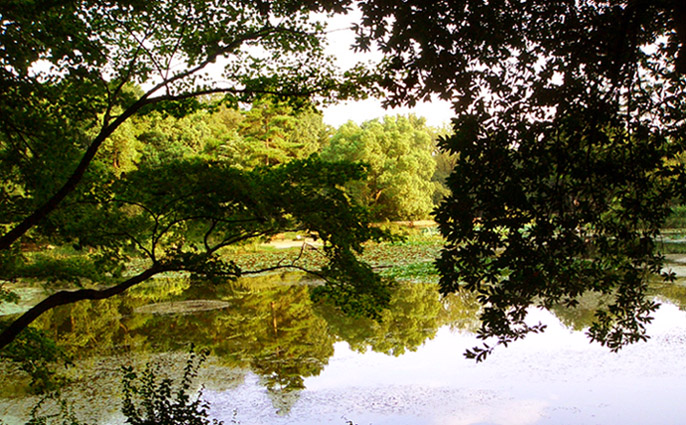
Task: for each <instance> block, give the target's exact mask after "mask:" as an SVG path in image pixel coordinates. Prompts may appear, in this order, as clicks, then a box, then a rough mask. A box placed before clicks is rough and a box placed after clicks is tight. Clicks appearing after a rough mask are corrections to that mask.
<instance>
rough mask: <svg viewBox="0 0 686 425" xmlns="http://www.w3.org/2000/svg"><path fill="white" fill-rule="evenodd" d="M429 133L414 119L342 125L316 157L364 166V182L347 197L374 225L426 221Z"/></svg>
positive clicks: (431, 139) (431, 133)
mask: <svg viewBox="0 0 686 425" xmlns="http://www.w3.org/2000/svg"><path fill="white" fill-rule="evenodd" d="M435 139H436V135H435V131H434V130H433V129H431V128H429V127H427V125H426V123H425V121H424V119H421V118H417V117H415V116H409V117H403V116H397V117H390V116H387V117H385V118H384V119H383V122H379V121H378V120H372V121H367V122H365V123H363V124H362V125H361V126H357V125H356V124H354V123H352V122H348V123H347V124H344V125H343V126H341V127H340V128H339V129H338V130H337V131H336V132H335V133H334V135H333V136H332V138H331V142H330V144H329V145H328V146H327V147H326V148H325V149H324V151H323V153H322V156H323V157H324V158H330V159H334V160H348V161H357V162H362V163H365V164H367V165H368V167H369V168H368V174H367V178H366V179H365V180H362V181H359V182H356V183H354V184H351V185H350V188H351V190H352V192H353V196H355V198H356V199H357V200H358V201H359V202H360V203H362V204H363V205H368V206H370V207H371V208H372V210H373V212H374V215H375V218H376V219H377V220H412V219H422V218H426V217H427V216H428V214H429V212H430V211H431V209H432V208H433V204H432V193H433V185H432V183H431V178H432V176H433V174H434V169H435V167H436V166H435V163H434V160H433V158H432V152H433V150H434V147H435Z"/></svg>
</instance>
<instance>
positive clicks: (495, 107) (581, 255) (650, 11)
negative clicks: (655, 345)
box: [358, 0, 686, 360]
mask: <svg viewBox="0 0 686 425" xmlns="http://www.w3.org/2000/svg"><path fill="white" fill-rule="evenodd" d="M360 8H361V10H362V13H363V19H362V21H361V22H360V24H359V26H358V33H359V38H358V43H359V47H360V48H368V47H369V46H371V45H372V44H373V43H376V45H377V46H378V47H379V48H380V50H381V51H382V52H384V55H385V57H384V60H383V66H384V72H385V74H386V78H384V79H382V80H381V82H380V84H381V86H382V87H383V88H384V89H385V90H386V91H387V93H388V97H387V100H386V102H387V104H389V105H397V104H413V103H414V102H416V101H417V100H428V99H430V98H431V97H432V96H434V95H439V96H440V97H442V98H445V99H450V100H452V101H453V102H454V109H455V114H456V117H455V119H454V120H453V125H454V130H455V134H454V135H453V136H451V137H447V138H444V139H443V140H442V142H441V146H442V147H443V148H444V149H445V150H447V151H448V152H451V153H454V154H456V158H457V162H456V165H455V170H454V172H453V174H452V175H451V177H450V178H449V181H448V186H449V188H450V189H451V192H452V193H451V195H450V196H448V197H447V198H446V199H445V200H444V202H443V203H442V204H441V205H440V207H439V208H438V211H437V212H436V220H437V221H438V223H439V226H440V229H441V232H442V233H443V235H444V236H445V237H446V239H447V241H446V246H445V248H444V250H443V252H442V254H441V257H440V259H439V260H438V261H437V265H438V268H439V270H440V272H441V275H442V277H441V282H440V284H441V291H442V292H443V293H450V292H453V291H470V292H473V293H476V294H477V295H478V297H479V301H480V303H481V304H482V305H483V306H484V309H483V313H482V314H481V319H482V321H483V324H482V327H481V329H480V332H479V336H480V337H481V338H483V339H488V338H491V337H493V338H495V340H496V341H497V342H498V343H500V344H507V343H509V342H511V341H513V340H516V339H518V338H520V337H522V336H524V335H525V334H527V333H528V332H532V331H539V330H542V329H543V327H544V326H543V325H542V324H539V325H532V324H529V323H527V322H526V321H525V317H526V314H527V308H529V307H531V306H551V305H555V304H558V303H561V304H565V305H574V304H576V303H577V297H579V296H581V295H582V294H584V293H587V292H598V293H601V294H605V295H608V296H610V297H611V299H612V301H611V302H610V303H609V304H607V305H606V306H605V307H603V306H601V308H599V309H598V310H597V311H596V312H595V322H594V324H593V325H592V326H591V327H590V329H589V331H588V333H589V336H590V337H591V338H592V339H594V340H597V341H600V342H601V343H603V344H605V345H607V346H608V347H610V348H611V349H613V350H616V349H619V348H620V347H622V346H623V345H625V344H627V343H631V342H634V341H638V340H642V339H644V338H645V325H646V323H648V322H649V321H650V313H651V312H652V311H653V310H654V309H655V308H656V307H657V305H656V303H655V302H654V301H652V299H651V298H650V297H649V296H647V295H648V294H647V282H648V279H650V278H651V276H654V275H662V276H663V277H664V278H665V279H667V280H669V279H670V278H672V276H671V275H669V274H668V273H663V272H662V265H663V257H662V256H661V255H660V253H659V252H658V251H657V248H656V245H655V240H656V238H658V237H659V235H660V226H661V224H662V223H663V221H664V219H665V217H666V216H667V214H668V212H669V207H670V205H671V203H672V202H673V201H675V200H677V201H681V202H683V199H684V198H683V195H684V192H683V187H684V178H685V177H686V176H685V173H684V169H683V167H682V166H681V165H680V162H679V161H677V158H678V155H679V153H681V152H682V151H683V146H684V145H683V144H684V134H686V133H685V130H686V128H685V126H686V120H685V119H684V118H685V117H684V111H686V104H685V103H684V102H686V96H685V94H686V93H685V89H686V80H685V78H684V74H685V73H686V24H685V23H686V3H684V2H683V1H680V0H663V1H643V0H615V1H595V0H585V1H566V0H561V1H538V0H536V1H510V0H498V1H488V2H484V1H480V0H464V1H445V2H424V1H419V0H410V1H407V2H403V3H402V4H394V5H393V7H390V4H389V2H386V1H375V2H365V3H361V4H360ZM492 347H493V345H490V346H489V345H485V346H484V347H477V348H476V349H474V350H472V351H470V352H469V353H468V354H469V355H470V356H475V357H476V358H477V360H480V359H483V358H484V356H485V355H487V354H488V353H489V352H490V351H491V349H492Z"/></svg>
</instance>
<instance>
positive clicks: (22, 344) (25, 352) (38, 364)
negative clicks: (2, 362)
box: [3, 327, 70, 394]
mask: <svg viewBox="0 0 686 425" xmlns="http://www.w3.org/2000/svg"><path fill="white" fill-rule="evenodd" d="M3 358H4V359H6V360H10V361H12V362H13V363H14V364H15V365H16V366H17V367H18V368H19V369H20V370H22V371H23V372H25V373H26V374H27V375H28V376H29V377H30V378H31V382H30V384H29V385H30V388H31V392H33V393H36V394H42V393H49V392H52V391H55V390H57V389H59V387H60V386H61V385H63V384H64V378H63V377H61V376H59V375H58V374H57V373H56V372H55V370H54V367H53V366H54V365H55V364H57V363H60V362H61V363H65V364H66V363H69V362H70V360H69V357H68V356H67V354H66V353H65V351H64V350H63V349H62V348H61V347H58V346H57V344H56V343H55V342H54V341H53V340H52V339H50V338H47V337H46V336H45V333H44V332H43V331H41V330H38V329H36V328H33V327H30V328H28V329H27V330H26V331H25V332H23V333H22V334H21V335H20V336H19V338H17V339H15V340H14V341H13V342H12V344H10V345H9V346H7V347H6V348H5V349H4V350H3Z"/></svg>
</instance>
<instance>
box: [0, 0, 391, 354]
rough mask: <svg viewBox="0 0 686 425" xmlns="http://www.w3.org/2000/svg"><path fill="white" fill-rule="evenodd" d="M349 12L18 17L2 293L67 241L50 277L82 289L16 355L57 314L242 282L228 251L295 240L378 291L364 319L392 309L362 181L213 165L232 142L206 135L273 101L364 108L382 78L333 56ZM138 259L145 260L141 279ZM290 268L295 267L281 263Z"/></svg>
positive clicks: (35, 9) (6, 30) (9, 62)
mask: <svg viewBox="0 0 686 425" xmlns="http://www.w3.org/2000/svg"><path fill="white" fill-rule="evenodd" d="M343 6H344V5H342V4H338V3H337V2H319V1H314V2H298V1H278V2H242V1H229V0H220V1H212V2H206V1H169V2H148V1H137V0H132V1H126V2H115V1H105V2H101V1H60V0H57V1H50V2H43V1H31V0H29V1H26V0H16V1H15V0H11V1H9V2H4V3H3V5H2V7H1V8H0V15H1V16H2V19H1V21H0V37H1V38H0V45H1V46H2V49H0V96H1V97H0V127H1V129H2V133H1V134H0V181H2V183H1V184H0V217H2V218H1V219H0V220H1V221H0V224H1V227H0V230H1V232H0V233H1V234H0V279H2V280H3V281H9V280H13V279H16V278H18V277H21V276H22V275H23V274H26V273H29V272H32V273H33V272H35V271H36V270H37V269H38V268H37V267H35V264H30V263H31V262H30V261H28V260H27V257H26V256H25V255H23V254H22V251H21V248H22V246H27V244H29V245H30V244H39V245H41V244H43V245H44V244H46V243H55V244H58V245H60V246H69V245H71V246H73V247H74V248H75V249H76V250H77V251H78V252H77V253H76V254H74V255H70V256H68V258H63V259H59V258H58V259H56V260H55V261H53V262H52V263H51V267H47V268H44V270H43V273H45V274H49V273H51V272H56V271H59V272H58V273H55V276H54V277H53V278H52V279H53V280H59V279H62V280H64V279H68V280H69V281H71V282H73V283H76V284H79V285H82V286H83V287H82V288H81V289H79V290H76V291H60V292H57V293H55V294H53V295H51V296H49V297H48V298H46V299H45V300H44V301H43V302H41V303H39V304H38V305H36V306H35V307H34V308H32V309H31V310H30V311H29V312H27V313H26V314H24V315H23V316H21V317H20V318H19V319H17V320H15V321H14V322H13V323H12V324H11V325H9V326H8V327H6V328H5V329H4V330H3V332H2V334H0V347H2V346H5V345H6V344H7V343H9V342H10V341H11V340H13V339H14V338H15V336H16V335H17V334H18V332H20V331H21V330H22V329H23V328H25V327H26V326H27V325H28V324H29V323H30V322H31V321H33V320H35V318H36V317H37V316H38V315H40V314H41V313H42V312H44V311H46V310H48V309H50V308H53V307H54V306H56V305H60V304H64V303H71V302H74V301H78V300H81V299H99V298H105V297H109V296H112V295H114V294H117V293H120V292H121V291H123V290H126V289H127V288H129V287H131V286H132V285H135V284H137V283H139V282H141V281H143V280H145V279H147V278H149V277H151V276H153V275H155V274H158V273H163V272H169V271H173V270H178V271H181V270H183V271H187V272H192V273H197V274H202V275H207V276H215V277H218V276H225V277H231V276H234V277H235V276H237V275H238V274H240V273H241V272H242V271H241V270H240V269H239V268H238V267H237V266H236V265H235V264H233V263H232V262H231V261H230V259H227V258H225V257H222V256H221V254H220V251H221V250H222V249H223V248H224V247H226V246H227V245H230V244H235V243H240V242H241V241H245V240H247V239H250V238H258V237H265V236H269V235H273V234H275V233H278V232H280V231H285V230H289V229H306V230H309V231H313V232H316V233H317V234H318V236H319V237H321V238H322V239H323V240H324V241H325V243H326V245H325V249H324V251H325V252H324V254H325V255H326V256H328V257H329V258H330V259H332V260H333V261H332V264H331V266H330V267H329V268H327V269H325V270H324V271H323V272H322V273H324V274H326V276H327V279H330V281H331V283H332V284H333V285H334V286H341V287H345V286H346V285H347V283H348V282H349V280H348V279H346V278H345V276H346V275H347V274H349V273H352V274H353V275H355V280H354V282H353V284H352V286H353V287H354V288H355V290H354V291H353V292H355V293H358V292H359V291H362V292H360V296H359V297H355V298H354V299H352V301H353V304H355V308H357V309H363V310H367V313H370V312H371V311H372V310H373V306H374V305H375V304H378V302H379V301H380V302H381V303H382V304H383V299H384V298H387V294H386V293H385V292H384V290H383V289H382V288H381V286H380V285H378V284H379V282H380V281H379V279H377V278H375V277H374V275H373V274H372V273H371V270H370V269H369V268H368V267H365V266H363V265H361V264H360V263H359V262H358V261H357V259H356V257H355V255H354V253H355V252H356V251H359V250H361V249H362V245H361V243H362V242H363V241H364V240H367V239H369V238H372V239H373V238H377V237H380V236H381V235H382V233H381V232H379V231H378V230H376V229H373V228H370V227H369V226H368V216H367V215H366V213H365V211H364V209H362V208H360V207H359V206H358V205H356V204H355V203H354V202H352V201H351V200H350V198H349V197H348V196H347V195H346V194H345V193H344V191H343V190H342V189H340V188H342V187H343V185H344V183H345V182H346V181H347V180H349V179H359V178H360V177H361V175H362V173H363V169H362V167H360V166H357V165H351V164H343V163H336V164H333V163H331V164H324V162H322V161H321V160H320V159H318V158H315V157H312V158H309V159H304V155H301V156H299V157H298V158H300V161H297V162H291V163H290V164H286V165H283V166H281V167H278V168H269V169H268V168H261V167H256V168H253V169H250V170H246V169H244V170H239V169H237V168H236V167H235V165H237V164H235V163H232V162H231V160H230V159H227V158H222V157H221V155H214V156H212V155H209V156H208V155H205V153H206V152H205V148H207V147H208V146H209V147H211V146H210V145H211V144H212V143H211V141H210V139H211V137H212V135H213V132H216V129H213V128H211V127H208V126H207V125H205V124H206V123H205V122H199V121H198V120H197V118H198V116H199V115H197V112H198V111H200V110H202V109H205V108H208V109H214V110H216V109H221V108H222V107H225V106H226V105H228V106H230V107H236V106H237V105H239V104H241V103H250V102H253V101H257V100H258V99H263V98H267V97H268V98H270V99H273V101H275V102H286V103H284V105H290V106H292V107H301V106H305V105H310V104H311V103H312V102H313V101H316V100H317V99H319V100H320V101H327V100H334V99H338V98H347V97H350V96H357V95H364V89H365V87H366V86H367V85H366V84H363V83H364V81H366V79H368V78H370V77H368V75H367V73H366V71H364V70H363V69H362V68H355V69H353V70H345V72H343V71H339V70H338V69H337V68H335V67H334V66H333V63H332V59H331V58H330V57H328V56H326V55H325V54H324V52H323V45H324V34H325V33H324V24H323V23H322V22H321V20H322V19H323V16H325V15H322V14H321V12H323V13H324V14H326V13H333V12H341V11H343V10H344V8H343ZM316 12H319V13H320V14H318V15H317V14H316ZM219 75H220V76H219ZM217 96H219V97H217ZM257 104H259V103H257ZM284 107H286V106H284ZM194 113H195V114H194ZM254 115H255V120H257V119H258V115H259V114H258V113H257V112H256V113H255V114H254ZM165 117H175V118H180V119H182V120H188V121H187V122H185V123H182V124H183V126H184V129H183V131H181V130H180V129H178V128H177V129H171V130H170V128H172V127H173V126H174V125H177V124H179V122H178V121H174V120H165ZM226 118H229V119H230V117H228V116H227V117H226ZM246 119H249V117H248V118H246ZM193 120H195V121H193ZM224 124H226V123H224ZM170 126H171V127H170ZM146 127H147V128H146ZM299 131H301V133H302V134H299V136H302V135H303V134H305V133H307V131H309V129H300V130H299ZM254 165H256V164H251V168H252V166H254ZM265 165H273V163H271V162H270V164H265ZM329 202H331V203H329ZM327 203H329V205H328V206H329V207H331V209H329V208H328V207H326V204H327ZM311 205H317V206H318V207H319V209H318V210H313V209H312V208H311ZM334 258H335V259H334ZM132 259H138V260H142V261H143V262H142V263H137V264H138V265H137V266H135V267H134V266H132V264H131V263H132ZM286 266H288V267H294V266H296V265H294V264H289V265H285V264H281V265H279V267H286ZM368 284H371V286H366V285H368ZM372 287H374V288H375V289H372V290H371V292H368V293H367V295H364V294H363V292H365V291H367V290H366V289H364V288H368V289H371V288H372ZM348 289H349V290H350V288H348ZM2 294H3V295H5V296H7V294H6V292H5V291H4V290H3V292H2ZM379 297H380V298H379ZM338 299H339V301H340V302H343V303H344V302H345V301H346V300H345V299H343V298H338Z"/></svg>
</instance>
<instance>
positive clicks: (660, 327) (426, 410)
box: [0, 274, 686, 425]
mask: <svg viewBox="0 0 686 425" xmlns="http://www.w3.org/2000/svg"><path fill="white" fill-rule="evenodd" d="M313 283H314V282H311V281H308V280H306V279H304V278H303V277H302V276H300V275H293V274H288V275H270V276H263V277H259V278H252V279H242V280H239V281H238V282H233V283H227V284H221V285H212V284H207V283H201V282H192V283H191V282H189V281H188V280H187V279H183V278H166V279H156V280H155V281H153V282H151V283H147V284H145V285H142V286H140V287H138V288H135V289H134V290H132V291H130V293H129V294H128V295H127V296H125V297H117V298H114V299H110V300H105V301H100V302H83V303H79V304H76V305H74V306H73V307H71V308H61V309H57V310H55V311H53V312H50V313H48V314H46V315H45V316H44V317H42V318H41V319H40V323H39V326H40V327H41V328H42V329H44V330H45V332H46V333H48V334H49V335H50V336H52V337H55V338H58V339H59V340H60V341H62V342H63V343H64V344H65V347H66V349H67V351H68V353H69V354H70V355H71V356H73V361H74V365H73V366H70V367H66V368H62V369H61V370H60V372H61V373H62V374H64V375H65V376H66V377H67V378H68V380H69V381H68V384H65V385H64V386H63V388H62V394H63V396H64V398H65V399H67V400H70V403H71V404H72V406H73V409H74V411H75V412H76V413H77V415H78V416H79V417H80V418H82V419H87V420H88V422H89V423H100V424H118V423H123V422H124V417H123V416H122V415H121V413H120V412H119V407H120V405H119V403H120V397H121V388H120V387H121V384H120V382H121V376H122V373H121V366H122V365H132V366H134V367H136V368H139V369H142V368H143V366H144V364H145V363H146V362H149V361H154V362H155V363H156V364H159V365H161V366H160V367H161V369H162V370H164V371H166V372H168V373H169V374H171V376H172V377H175V376H176V377H178V376H179V375H180V371H181V368H182V367H183V365H184V363H185V360H186V358H187V357H188V351H189V346H190V344H193V345H194V346H195V347H206V348H209V349H210V350H211V355H210V357H209V358H208V360H207V362H206V363H205V364H204V365H203V368H202V369H201V371H200V376H199V377H198V382H199V383H202V384H203V386H204V390H203V391H204V392H203V396H204V398H205V399H206V400H207V401H209V402H210V404H211V410H210V412H211V416H213V417H216V418H218V419H221V420H223V421H224V422H225V423H226V424H230V423H236V422H238V423H241V424H246V425H250V424H308V425H309V424H311V425H315V424H340V425H343V424H349V423H354V424H359V425H367V424H375V425H382V424H389V425H390V424H393V425H399V424H447V425H457V424H461V425H462V424H464V425H468V424H474V425H477V424H479V425H481V424H498V425H501V424H502V425H505V424H507V425H529V424H532V425H533V424H595V423H597V424H610V423H612V424H647V423H659V424H677V423H683V421H684V418H686V404H684V403H683V395H684V394H685V393H686V312H684V311H683V310H682V308H684V307H685V306H686V287H684V286H681V284H677V285H670V286H661V287H656V289H655V296H656V297H658V298H659V300H660V301H661V302H662V304H663V305H662V307H661V308H660V310H659V311H658V312H657V313H656V315H655V320H654V322H653V323H652V324H651V325H650V327H649V333H650V335H651V336H652V337H651V339H649V340H648V341H647V342H645V343H639V344H635V345H633V346H630V347H627V348H626V349H624V350H622V351H621V352H619V353H611V352H609V351H608V350H607V349H605V348H603V347H601V346H599V345H597V344H591V343H589V341H588V339H587V338H586V337H585V335H584V332H583V329H584V327H586V326H587V325H588V323H589V321H590V319H591V318H592V307H593V305H595V304H596V303H597V302H598V300H595V299H593V298H592V297H586V298H584V299H582V300H581V301H582V302H581V304H580V307H579V308H577V309H575V310H570V309H563V308H558V309H555V310H553V311H551V312H549V311H544V310H532V311H531V312H530V319H531V321H532V322H538V321H542V322H544V323H546V324H547V325H548V329H547V330H546V332H545V333H543V334H540V335H531V336H529V337H527V338H526V339H525V340H523V341H519V342H516V343H514V344H512V345H511V346H509V347H507V348H499V349H497V350H496V351H495V353H494V354H493V355H492V356H490V357H489V358H488V359H487V360H486V361H485V362H483V363H479V364H476V363H474V361H472V360H467V359H465V358H464V357H463V353H464V351H465V350H466V349H468V348H471V347H473V346H475V345H478V344H479V341H478V340H477V339H476V337H475V336H474V334H473V331H474V330H475V329H476V327H478V324H479V323H478V321H477V320H476V318H475V315H476V313H477V311H478V306H477V304H476V302H475V301H474V300H473V299H471V298H470V297H467V296H451V297H448V298H446V299H440V298H439V297H438V295H437V292H436V287H435V286H434V285H432V284H419V283H405V284H401V285H399V287H398V289H397V292H396V294H395V295H394V297H393V300H392V303H391V308H390V310H389V311H387V312H385V313H384V315H383V320H382V321H381V322H380V323H379V322H375V321H372V320H368V319H363V318H350V317H347V316H345V315H342V314H341V313H339V312H338V311H337V310H335V309H334V308H332V307H330V306H327V305H323V304H319V305H315V304H313V303H312V302H311V301H310V297H309V290H310V288H311V285H312V284H313ZM0 372H1V373H2V375H1V376H0V379H1V380H2V382H3V383H4V384H3V385H2V386H1V387H0V418H2V419H3V420H4V422H5V423H6V424H8V425H9V424H15V423H23V422H24V421H25V420H26V419H27V414H28V412H29V411H30V409H31V408H32V407H33V406H34V405H35V404H36V403H37V401H38V398H37V397H35V396H32V395H30V394H29V393H28V392H27V384H28V378H27V377H25V376H24V375H23V374H22V373H21V372H19V371H16V370H14V369H13V368H11V367H9V366H8V365H6V364H5V365H3V366H2V370H1V371H0ZM232 421H233V422H232Z"/></svg>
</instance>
